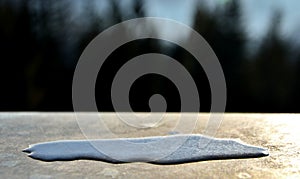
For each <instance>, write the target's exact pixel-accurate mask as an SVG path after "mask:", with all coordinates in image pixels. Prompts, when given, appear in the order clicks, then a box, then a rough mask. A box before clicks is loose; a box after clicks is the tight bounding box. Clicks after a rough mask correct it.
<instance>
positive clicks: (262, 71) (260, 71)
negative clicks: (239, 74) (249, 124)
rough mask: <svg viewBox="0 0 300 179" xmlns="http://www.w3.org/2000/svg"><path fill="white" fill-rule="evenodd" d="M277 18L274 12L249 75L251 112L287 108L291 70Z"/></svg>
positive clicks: (278, 13) (286, 109)
mask: <svg viewBox="0 0 300 179" xmlns="http://www.w3.org/2000/svg"><path fill="white" fill-rule="evenodd" d="M281 18H282V15H281V13H280V11H276V12H275V13H274V15H273V19H272V22H271V25H270V27H269V31H268V33H267V35H266V36H265V39H263V40H262V44H261V45H260V47H259V50H258V52H257V54H256V57H255V60H254V62H253V66H252V69H251V70H252V71H251V72H250V73H249V75H250V77H249V78H248V79H250V81H249V93H250V94H251V96H252V98H251V99H253V100H252V102H251V105H253V106H252V111H257V112H265V111H268V112H278V111H281V112H286V111H288V108H289V106H290V100H289V97H290V96H289V94H290V93H291V89H292V88H291V87H292V85H291V82H292V81H291V80H292V76H291V75H292V73H291V72H292V67H291V66H290V62H289V57H288V55H289V51H288V49H289V44H288V43H287V42H286V41H284V40H283V39H282V38H281V37H280V31H279V30H280V25H281Z"/></svg>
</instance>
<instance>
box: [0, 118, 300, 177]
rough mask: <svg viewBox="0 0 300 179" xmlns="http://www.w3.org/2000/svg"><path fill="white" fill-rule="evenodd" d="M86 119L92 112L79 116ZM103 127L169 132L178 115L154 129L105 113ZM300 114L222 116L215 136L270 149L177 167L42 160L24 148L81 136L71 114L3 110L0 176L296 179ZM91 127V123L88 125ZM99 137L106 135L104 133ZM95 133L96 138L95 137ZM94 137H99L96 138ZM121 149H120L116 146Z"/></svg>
mask: <svg viewBox="0 0 300 179" xmlns="http://www.w3.org/2000/svg"><path fill="white" fill-rule="evenodd" d="M83 115H86V116H87V117H88V116H89V115H91V114H89V113H87V114H83ZM103 116H104V117H103V120H105V121H106V123H107V126H108V127H109V128H110V129H111V130H112V131H114V133H116V134H117V137H118V138H128V137H130V138H135V137H149V136H158V135H159V136H164V135H166V134H168V132H169V131H173V128H174V123H176V119H177V117H178V114H176V113H170V114H168V115H166V116H165V117H164V119H163V122H162V123H160V124H159V126H157V127H155V128H149V129H134V128H127V127H126V126H125V125H123V124H122V123H119V122H116V120H114V119H115V118H116V116H115V115H114V114H111V113H107V114H104V115H103ZM207 119H208V114H200V116H199V121H198V123H197V126H195V130H194V132H193V133H195V134H201V133H203V129H204V128H205V125H206V123H207ZM299 124H300V115H296V114H226V115H225V118H224V120H223V122H222V125H221V126H220V128H219V130H218V131H217V134H216V136H215V137H217V138H236V139H240V140H241V141H243V142H245V143H247V144H250V145H254V146H261V147H263V148H268V150H269V153H270V155H269V156H268V157H262V158H248V159H230V160H213V161H201V162H193V163H185V164H177V165H153V164H149V163H140V162H137V163H125V164H111V163H106V162H101V161H91V160H75V161H56V162H42V161H38V160H33V159H31V158H29V157H27V155H25V154H24V153H23V152H22V150H23V149H24V148H26V147H28V145H29V144H35V143H40V142H45V141H58V140H85V139H86V138H85V136H84V135H83V134H82V132H81V130H80V128H79V127H78V125H77V122H76V119H75V115H74V114H72V113H1V114H0V133H1V138H0V176H1V178H20V177H21V178H66V177H68V178H70V177H72V178H137V177H143V178H174V177H175V178H176V177H177V178H178V176H180V177H182V178H287V177H289V178H299V177H300V152H299V151H300V140H299V139H300V130H299V129H298V128H299V126H300V125H299ZM92 126H93V125H92ZM100 134H101V135H102V136H103V138H109V137H110V136H109V135H106V134H105V133H101V132H100ZM96 137H97V136H95V138H96ZM97 138H98V137H97ZM118 150H122V149H118Z"/></svg>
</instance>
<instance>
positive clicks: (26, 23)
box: [0, 0, 300, 112]
mask: <svg viewBox="0 0 300 179" xmlns="http://www.w3.org/2000/svg"><path fill="white" fill-rule="evenodd" d="M119 2H120V1H117V0H110V1H107V3H106V4H107V7H106V8H105V9H106V11H105V12H102V13H99V9H97V8H96V7H97V6H96V5H95V1H93V0H82V1H79V0H76V1H72V0H59V1H54V0H14V1H11V0H0V49H1V53H0V80H1V88H0V110H1V111H72V110H73V106H72V78H73V73H74V69H75V67H76V63H77V61H78V59H79V57H80V54H81V53H82V51H83V50H84V48H85V47H86V45H87V44H88V43H89V42H90V41H91V40H92V39H93V38H94V37H95V36H96V35H98V34H99V33H100V32H101V31H103V30H104V29H106V28H108V27H110V26H111V25H114V24H116V23H119V22H121V21H124V20H128V19H131V18H137V17H145V16H147V13H146V11H145V8H147V7H146V6H144V1H142V0H132V3H131V4H130V6H126V8H124V7H123V6H121V5H120V4H119ZM102 9H103V8H102ZM195 9H196V10H195V12H194V16H193V24H192V27H193V28H194V29H195V30H196V31H198V32H199V33H200V34H201V35H202V36H203V37H204V38H205V39H206V41H207V42H208V43H209V44H210V45H211V47H212V48H213V50H214V51H215V53H216V55H217V56H218V58H219V60H220V63H221V65H222V67H223V70H224V74H225V77H226V83H227V93H228V100H227V108H226V111H228V112H300V110H299V108H298V106H300V95H299V91H300V79H299V78H298V77H299V76H300V51H299V47H300V46H299V45H296V43H294V41H293V39H292V38H289V37H284V36H282V35H281V34H280V27H281V23H282V20H283V14H282V13H281V11H280V9H275V10H274V12H273V16H272V20H271V23H270V24H269V28H268V31H267V33H266V34H265V35H264V37H263V38H262V40H260V41H259V42H257V41H253V42H251V41H250V39H249V37H248V36H247V33H248V32H247V29H246V28H245V25H244V21H243V19H242V16H243V12H242V10H241V6H240V1H238V0H231V1H227V2H226V3H222V4H220V5H217V6H216V7H214V8H208V7H207V6H206V5H205V3H203V1H199V3H198V6H197V7H196V8H195ZM103 14H104V15H103ZM174 30H175V29H174ZM149 31H152V33H158V32H157V29H156V30H155V29H152V30H151V29H149ZM188 40H189V37H186V41H187V42H188ZM150 52H157V53H164V54H166V55H169V56H171V57H173V58H174V59H176V60H178V61H179V62H180V63H181V64H183V65H184V66H185V67H186V68H187V69H188V71H189V72H190V74H191V75H192V77H193V78H194V80H195V82H196V84H197V87H198V90H199V93H200V101H201V109H200V110H199V111H201V112H203V111H209V110H210V97H211V96H210V95H211V94H210V88H209V83H208V80H207V77H206V75H205V73H204V71H203V69H202V67H201V65H200V64H198V63H197V60H195V59H194V58H193V56H192V55H191V54H189V53H188V52H187V51H185V50H184V49H182V48H181V47H179V46H176V45H175V44H172V43H170V42H166V41H162V40H154V39H143V40H136V41H133V42H130V43H127V44H125V45H123V46H121V47H120V48H118V49H117V50H115V52H114V53H112V54H111V55H110V56H109V58H108V59H107V60H106V61H105V63H104V64H103V67H102V69H101V71H100V72H99V75H98V78H97V84H96V89H95V94H96V100H97V105H98V108H99V110H100V111H113V110H114V109H113V106H112V103H111V98H110V96H111V94H110V88H111V84H112V80H113V78H114V75H115V74H116V73H117V71H118V69H120V67H121V66H122V65H124V64H125V63H126V62H127V61H128V60H130V59H131V58H133V57H135V56H137V55H141V54H144V53H150ZM156 93H160V94H162V95H163V96H164V97H165V98H166V101H167V103H168V109H167V110H168V111H180V96H179V93H178V91H177V89H176V87H175V85H174V84H173V83H172V82H171V81H169V80H168V79H167V78H165V77H163V76H160V75H145V76H143V77H141V78H139V79H138V80H137V81H136V82H135V83H134V84H133V86H132V88H131V91H130V103H131V105H132V108H133V109H134V110H135V111H149V110H150V109H149V106H148V101H149V98H150V97H151V96H152V95H153V94H156Z"/></svg>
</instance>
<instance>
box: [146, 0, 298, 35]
mask: <svg viewBox="0 0 300 179" xmlns="http://www.w3.org/2000/svg"><path fill="white" fill-rule="evenodd" d="M227 1H230V0H208V1H207V2H209V6H213V4H222V3H226V2H227ZM241 2H242V3H241V5H242V9H243V16H244V17H243V18H244V19H245V21H244V24H245V26H246V28H247V31H248V32H249V36H250V37H252V38H260V37H261V36H262V35H264V34H265V32H266V30H267V28H268V26H269V24H270V19H271V17H272V13H273V10H274V9H279V10H281V11H282V12H283V19H282V33H283V34H285V35H289V34H292V35H297V36H298V37H300V32H298V31H300V21H299V19H300V11H299V8H300V1H299V0H241ZM146 5H147V6H146V7H147V8H146V10H147V13H148V15H149V16H156V17H165V18H170V19H173V20H177V21H180V22H183V23H185V24H187V25H191V22H192V21H191V20H192V17H193V11H194V9H195V7H196V6H197V5H199V1H197V0H149V1H146Z"/></svg>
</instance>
